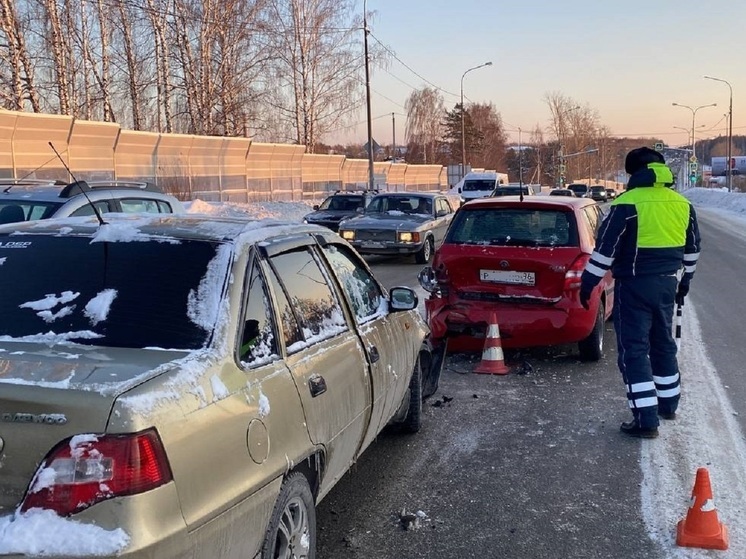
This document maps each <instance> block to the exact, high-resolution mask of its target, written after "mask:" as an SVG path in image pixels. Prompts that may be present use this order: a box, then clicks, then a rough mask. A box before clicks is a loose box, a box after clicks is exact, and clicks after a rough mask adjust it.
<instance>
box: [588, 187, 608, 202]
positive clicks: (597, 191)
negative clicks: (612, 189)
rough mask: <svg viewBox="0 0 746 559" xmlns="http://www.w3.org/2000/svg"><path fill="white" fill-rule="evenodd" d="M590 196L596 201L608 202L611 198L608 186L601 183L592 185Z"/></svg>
mask: <svg viewBox="0 0 746 559" xmlns="http://www.w3.org/2000/svg"><path fill="white" fill-rule="evenodd" d="M590 196H591V198H592V199H593V200H595V201H596V202H606V201H607V200H608V199H609V195H608V194H607V192H606V188H604V186H603V185H600V184H596V185H593V186H591V190H590Z"/></svg>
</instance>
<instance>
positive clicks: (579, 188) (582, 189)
mask: <svg viewBox="0 0 746 559" xmlns="http://www.w3.org/2000/svg"><path fill="white" fill-rule="evenodd" d="M567 188H568V189H569V190H572V191H573V192H574V193H575V194H585V193H586V192H588V187H587V186H586V185H584V184H570V185H568V186H567Z"/></svg>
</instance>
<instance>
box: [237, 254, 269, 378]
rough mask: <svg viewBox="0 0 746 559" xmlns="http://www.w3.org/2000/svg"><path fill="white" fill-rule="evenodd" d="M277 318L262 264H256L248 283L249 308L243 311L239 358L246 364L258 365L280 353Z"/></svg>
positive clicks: (247, 297) (248, 365)
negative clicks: (263, 275)
mask: <svg viewBox="0 0 746 559" xmlns="http://www.w3.org/2000/svg"><path fill="white" fill-rule="evenodd" d="M273 325H274V321H273V318H272V308H271V306H270V302H269V297H268V296H267V289H266V287H265V284H264V279H263V278H262V275H261V273H260V271H259V266H258V265H257V264H255V265H254V267H253V270H252V272H251V277H250V279H249V282H248V285H247V295H246V312H245V314H244V324H243V331H242V332H241V336H240V338H239V339H240V340H241V344H240V346H239V348H238V358H239V360H240V361H241V364H242V365H244V366H247V367H258V366H260V365H264V364H266V363H268V362H270V361H272V360H274V359H276V358H277V357H278V355H277V354H278V351H277V341H276V340H275V329H274V327H273Z"/></svg>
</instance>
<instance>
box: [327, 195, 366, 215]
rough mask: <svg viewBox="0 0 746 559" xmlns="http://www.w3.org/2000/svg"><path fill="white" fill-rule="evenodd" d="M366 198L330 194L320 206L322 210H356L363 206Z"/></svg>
mask: <svg viewBox="0 0 746 559" xmlns="http://www.w3.org/2000/svg"><path fill="white" fill-rule="evenodd" d="M363 203H364V198H363V197H362V196H330V197H329V198H327V199H326V200H324V201H323V202H322V203H321V205H320V206H319V209H320V210H338V211H345V212H354V211H355V210H357V209H358V208H362V207H363Z"/></svg>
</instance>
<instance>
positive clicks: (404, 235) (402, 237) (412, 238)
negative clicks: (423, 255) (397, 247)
mask: <svg viewBox="0 0 746 559" xmlns="http://www.w3.org/2000/svg"><path fill="white" fill-rule="evenodd" d="M396 235H397V237H398V238H399V242H400V243H419V242H420V234H419V233H410V232H409V231H399V232H398V233H397V234H396Z"/></svg>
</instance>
